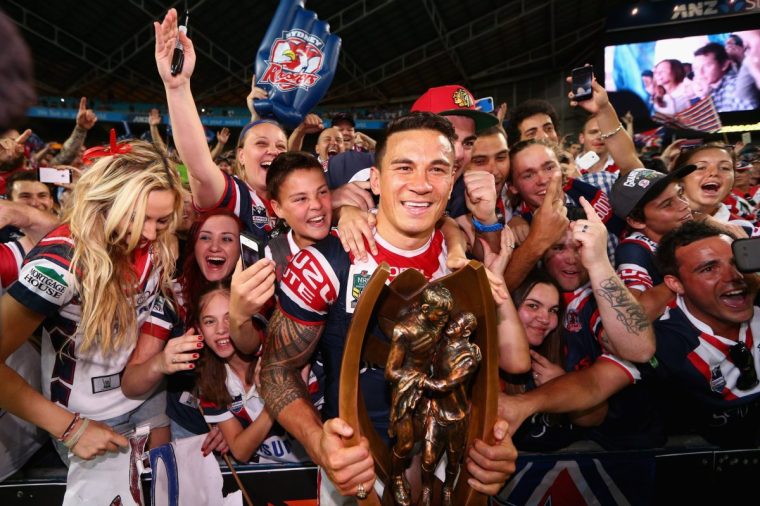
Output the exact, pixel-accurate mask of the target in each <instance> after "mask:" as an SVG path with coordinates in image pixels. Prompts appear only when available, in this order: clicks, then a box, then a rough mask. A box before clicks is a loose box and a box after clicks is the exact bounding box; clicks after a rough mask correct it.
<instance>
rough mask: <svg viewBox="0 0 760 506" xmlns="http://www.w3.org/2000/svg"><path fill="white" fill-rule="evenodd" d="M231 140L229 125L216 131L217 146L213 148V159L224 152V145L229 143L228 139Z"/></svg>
mask: <svg viewBox="0 0 760 506" xmlns="http://www.w3.org/2000/svg"><path fill="white" fill-rule="evenodd" d="M229 140H230V129H229V128H227V127H224V128H222V129H221V130H219V131H218V132H217V133H216V146H214V149H212V150H211V159H212V160H216V157H217V156H219V155H221V154H222V150H224V146H226V145H227V141H229Z"/></svg>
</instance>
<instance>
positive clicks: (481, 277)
mask: <svg viewBox="0 0 760 506" xmlns="http://www.w3.org/2000/svg"><path fill="white" fill-rule="evenodd" d="M389 275H390V269H389V267H388V264H386V263H383V264H381V265H380V266H379V267H378V268H377V270H375V272H374V274H373V275H372V277H371V278H370V280H369V281H368V282H367V285H366V286H365V287H364V290H363V291H362V294H361V296H360V297H359V301H358V302H357V305H356V310H355V311H354V316H353V319H352V321H351V326H350V327H349V330H348V335H347V336H346V344H345V349H344V353H343V363H342V365H341V372H340V394H339V414H340V417H341V418H342V419H344V420H345V421H346V422H347V423H348V424H350V425H351V426H352V427H353V428H354V437H353V438H352V439H351V440H350V441H349V444H358V442H359V435H360V434H361V435H363V436H365V437H366V438H367V439H368V440H369V444H370V450H371V452H372V456H373V458H374V460H375V472H376V473H377V476H378V478H379V479H380V480H382V481H383V483H385V484H386V485H388V484H389V476H390V466H391V455H390V449H389V448H388V446H387V444H386V443H385V440H384V439H383V438H381V437H380V435H379V434H378V433H377V432H376V431H375V429H374V427H373V426H372V423H371V422H370V419H369V416H368V415H367V410H366V406H365V404H364V400H363V399H362V396H361V391H360V389H359V368H360V362H361V361H362V360H364V361H367V362H369V363H371V364H377V365H379V366H381V367H385V363H386V361H387V358H388V352H389V350H390V344H389V342H388V341H387V340H386V339H384V338H382V337H381V336H375V335H372V334H370V333H369V332H370V329H372V328H375V323H377V324H378V325H379V327H380V329H381V330H382V332H383V333H384V334H385V335H386V336H390V335H391V331H392V329H393V326H394V325H395V324H396V320H397V319H398V317H399V314H400V313H403V311H404V310H406V309H408V308H410V307H411V306H412V304H413V303H415V302H417V300H418V298H419V294H420V293H421V292H422V290H423V289H424V288H425V287H426V286H427V285H428V283H427V280H426V279H425V277H424V276H423V275H422V273H420V272H419V271H417V270H415V269H408V270H406V271H404V272H402V273H401V274H399V275H398V276H397V277H396V278H395V279H394V280H393V282H392V283H390V285H386V281H387V280H388V277H389ZM431 284H442V285H443V286H445V287H446V288H448V289H449V291H450V292H451V294H452V296H453V298H454V309H453V311H452V313H451V314H452V315H453V314H456V313H458V312H460V311H469V312H471V313H473V314H475V316H476V318H477V320H478V328H477V331H476V332H475V334H474V336H473V337H472V338H471V340H472V341H473V342H474V343H475V344H477V345H478V346H479V347H480V350H481V353H482V355H483V358H482V361H481V363H480V367H479V368H478V370H477V372H476V373H475V375H474V377H473V379H472V381H471V383H470V402H471V409H470V424H469V429H468V434H467V445H468V446H467V447H469V446H470V445H471V444H472V441H473V440H474V439H475V438H479V439H482V440H484V441H487V442H489V443H493V425H494V423H495V422H496V412H497V403H498V390H499V372H498V369H499V359H498V353H499V347H498V335H497V325H496V323H497V322H496V311H495V306H494V301H493V296H492V295H491V289H490V286H489V283H488V278H487V276H486V271H485V267H484V266H483V264H481V263H480V262H476V261H474V260H473V261H470V262H469V263H468V264H467V265H466V266H464V267H463V268H461V269H459V270H458V271H457V272H455V273H452V274H449V275H447V276H444V277H443V278H440V279H438V280H436V281H434V282H433V283H431ZM469 477H470V476H469V473H468V472H467V468H466V466H464V465H462V468H461V472H460V475H459V478H458V480H457V486H456V491H455V497H454V504H463V505H469V506H475V505H484V504H486V502H487V497H486V496H484V495H483V494H481V493H479V492H476V491H475V490H473V489H471V488H470V487H469V485H468V484H467V480H468V478H469ZM389 489H390V487H386V490H389ZM389 496H390V494H385V500H384V502H385V503H387V502H388V499H389Z"/></svg>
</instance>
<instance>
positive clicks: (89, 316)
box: [0, 141, 182, 459]
mask: <svg viewBox="0 0 760 506" xmlns="http://www.w3.org/2000/svg"><path fill="white" fill-rule="evenodd" d="M181 205H182V199H181V186H180V181H179V176H178V174H177V172H176V170H175V168H174V166H173V165H172V164H171V162H170V161H169V160H168V159H167V158H166V156H165V155H164V154H163V153H162V152H160V151H158V150H157V149H156V148H155V147H153V145H151V144H148V143H145V142H141V141H134V142H132V143H130V144H126V145H122V146H120V148H119V150H118V152H117V153H114V154H113V155H112V156H107V157H105V158H102V159H100V160H99V161H97V162H96V163H95V164H94V165H93V166H92V167H90V168H89V169H88V170H87V171H86V172H85V173H84V174H83V176H82V178H81V179H80V180H79V181H78V182H77V184H76V186H75V189H74V193H73V195H72V202H71V206H70V207H69V208H67V210H66V215H65V216H64V219H63V224H62V225H61V226H60V227H58V228H56V229H54V230H53V231H52V232H50V233H49V234H48V235H47V236H46V237H45V238H43V239H42V240H41V241H40V243H39V244H38V245H37V247H36V248H35V249H34V250H32V251H31V252H30V253H29V255H28V256H27V258H26V262H25V263H24V266H23V267H22V269H21V272H20V274H19V280H18V281H17V282H16V283H15V284H14V285H12V286H11V287H10V289H9V290H8V293H6V294H5V295H4V296H3V297H2V299H0V312H1V313H0V316H1V318H0V356H1V357H2V361H3V363H2V365H0V406H1V407H2V408H4V409H6V410H8V411H9V412H11V413H13V414H15V415H17V416H19V417H21V418H23V419H26V420H28V421H30V422H32V423H34V424H36V425H38V426H39V427H41V428H43V429H45V430H46V431H48V432H49V433H51V434H52V435H53V436H55V437H56V438H57V439H58V441H59V442H60V443H61V444H62V445H65V449H66V450H70V451H71V452H73V453H74V455H76V456H78V457H80V458H83V459H92V458H94V457H95V456H97V455H102V454H103V453H105V452H107V451H111V452H116V451H118V449H119V447H126V446H127V440H126V439H125V438H124V437H123V436H122V435H120V432H127V431H128V430H130V428H131V427H133V426H134V425H137V424H141V423H144V422H146V421H150V420H154V421H156V422H155V423H153V424H151V426H153V427H155V426H161V425H167V424H168V420H166V417H165V415H164V405H163V403H161V402H160V401H161V398H160V397H158V396H156V397H153V398H152V400H151V401H149V402H145V400H146V398H147V397H148V396H147V395H146V396H142V397H140V398H137V399H128V398H127V397H125V396H124V394H123V393H122V391H121V389H120V388H119V381H120V376H121V372H122V370H123V369H124V367H125V365H126V363H127V360H128V358H129V356H130V354H131V353H132V350H133V349H134V347H135V343H136V341H137V336H138V332H140V330H141V327H143V324H144V323H145V322H146V320H147V318H148V315H149V314H150V308H151V306H152V305H153V302H154V300H155V299H156V298H157V297H158V296H159V294H161V295H163V296H164V297H171V275H172V273H173V271H174V262H175V257H176V254H175V253H174V252H173V248H172V245H173V240H174V237H173V235H172V232H173V231H174V228H175V226H176V223H177V220H178V219H179V213H180V208H181ZM40 325H42V335H43V339H42V371H43V392H44V396H42V395H40V394H39V393H38V392H36V391H35V390H34V389H32V388H31V387H30V386H29V385H28V384H27V383H26V382H25V381H23V380H22V379H21V378H20V377H19V376H18V375H17V374H15V373H14V372H13V371H12V370H10V369H9V368H8V367H7V366H6V365H5V363H4V362H5V359H6V358H7V357H8V355H9V354H10V353H12V352H13V351H14V350H15V349H17V348H18V347H19V346H20V345H21V344H22V343H23V342H24V341H25V340H26V339H27V338H28V337H29V336H30V335H31V334H32V332H34V330H35V329H36V328H37V327H38V326H40ZM142 331H143V332H150V331H151V329H150V328H147V329H146V328H144V327H143V329H142Z"/></svg>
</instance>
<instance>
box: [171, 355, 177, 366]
mask: <svg viewBox="0 0 760 506" xmlns="http://www.w3.org/2000/svg"><path fill="white" fill-rule="evenodd" d="M176 363H177V357H176V356H175V357H172V364H176Z"/></svg>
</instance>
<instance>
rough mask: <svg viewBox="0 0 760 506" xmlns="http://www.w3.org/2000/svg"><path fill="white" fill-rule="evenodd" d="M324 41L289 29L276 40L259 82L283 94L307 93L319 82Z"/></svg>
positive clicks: (301, 31)
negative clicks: (295, 90) (306, 91)
mask: <svg viewBox="0 0 760 506" xmlns="http://www.w3.org/2000/svg"><path fill="white" fill-rule="evenodd" d="M322 46H324V42H322V39H320V38H319V37H317V36H315V35H312V34H310V33H307V32H304V31H303V30H290V31H287V32H283V33H282V38H281V39H276V40H275V41H274V43H273V44H272V50H271V52H270V54H269V60H267V64H268V67H267V69H266V71H265V72H264V75H263V76H262V77H261V79H260V80H259V83H270V84H271V85H272V86H274V87H276V88H277V89H278V90H280V91H291V90H294V89H296V88H302V89H304V90H308V89H309V88H311V87H312V86H314V85H315V84H316V83H317V81H319V77H320V76H319V75H318V74H317V72H319V71H320V69H321V68H322V60H323V59H324V54H323V53H322V50H321V49H320V48H321V47H322Z"/></svg>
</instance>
